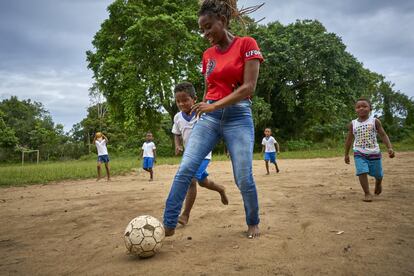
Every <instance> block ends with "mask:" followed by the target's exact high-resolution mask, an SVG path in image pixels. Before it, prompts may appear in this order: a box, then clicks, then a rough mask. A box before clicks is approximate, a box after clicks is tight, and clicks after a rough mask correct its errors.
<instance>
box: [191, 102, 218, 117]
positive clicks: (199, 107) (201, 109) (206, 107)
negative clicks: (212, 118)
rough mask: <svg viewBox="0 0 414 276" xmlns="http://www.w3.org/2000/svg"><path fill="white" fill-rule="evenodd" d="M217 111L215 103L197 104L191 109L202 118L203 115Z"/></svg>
mask: <svg viewBox="0 0 414 276" xmlns="http://www.w3.org/2000/svg"><path fill="white" fill-rule="evenodd" d="M214 110H216V105H215V104H214V103H212V104H209V103H205V102H201V103H196V104H195V105H193V106H192V107H191V112H196V114H197V116H200V115H201V114H203V113H209V112H213V111H214Z"/></svg>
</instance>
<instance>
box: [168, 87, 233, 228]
mask: <svg viewBox="0 0 414 276" xmlns="http://www.w3.org/2000/svg"><path fill="white" fill-rule="evenodd" d="M174 94H175V102H176V104H177V107H178V108H179V109H180V112H178V113H177V114H176V115H175V116H174V125H173V128H172V133H173V134H174V142H175V154H176V155H179V154H181V153H182V152H183V145H184V147H185V146H186V145H187V144H188V141H189V138H190V134H191V131H192V130H193V127H194V125H195V123H196V122H197V118H196V113H195V112H191V107H192V106H193V105H194V103H195V101H196V93H195V88H194V86H193V85H192V84H191V83H189V82H182V83H180V84H178V85H177V86H176V87H175V88H174ZM210 160H211V152H209V153H208V154H207V156H206V157H205V158H204V160H203V161H202V163H201V165H200V167H199V168H198V170H197V172H196V174H195V176H194V178H193V179H192V181H191V184H190V187H189V188H188V192H187V195H186V199H185V204H184V211H183V212H182V214H181V215H180V217H179V219H178V222H179V223H180V224H182V225H186V224H187V223H188V220H189V218H190V212H191V208H192V207H193V204H194V201H195V199H196V196H197V181H198V184H199V185H200V186H201V187H204V188H207V189H210V190H213V191H216V192H218V193H219V194H220V197H221V202H222V203H223V204H224V205H227V204H228V199H227V196H226V192H225V189H224V187H223V186H221V185H218V184H216V183H214V182H213V181H211V180H209V179H208V178H207V176H208V173H207V170H206V169H207V167H208V164H209V163H210Z"/></svg>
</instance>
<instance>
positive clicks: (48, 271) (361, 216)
mask: <svg viewBox="0 0 414 276" xmlns="http://www.w3.org/2000/svg"><path fill="white" fill-rule="evenodd" d="M282 156H283V154H282ZM383 163H384V172H385V177H384V188H383V194H382V195H381V196H379V197H375V200H374V202H371V203H365V202H362V200H361V199H362V195H363V194H362V190H361V188H360V186H359V183H358V182H357V181H358V180H357V178H356V177H355V176H354V167H353V164H351V165H345V164H344V162H343V160H342V158H329V159H311V160H283V159H282V160H280V161H279V166H280V168H281V172H280V173H279V174H276V173H274V172H273V173H272V174H271V175H269V176H266V175H265V168H264V162H263V161H254V174H255V180H256V184H257V187H258V190H259V200H260V201H259V203H260V208H261V209H260V213H261V231H262V236H261V237H260V238H259V239H254V240H249V239H247V238H246V237H245V230H246V225H245V219H244V210H243V205H242V200H241V196H240V193H239V192H238V190H237V188H236V186H235V184H234V181H233V175H232V171H231V163H230V162H214V160H213V162H212V164H211V165H210V167H209V172H210V177H211V178H212V179H214V180H216V181H217V182H220V183H222V184H223V185H225V187H226V189H227V193H228V196H229V200H230V204H229V205H228V206H223V205H222V204H221V202H220V199H219V196H218V194H216V193H215V192H212V191H208V190H205V189H202V188H199V189H198V197H197V200H196V203H195V206H194V209H193V212H192V217H191V220H190V223H189V225H187V226H186V227H184V228H179V229H177V231H176V235H175V236H173V237H172V238H166V239H165V240H164V246H163V249H162V252H160V253H159V254H158V255H156V256H155V257H153V258H150V259H139V258H136V257H132V256H128V255H127V254H126V249H125V246H124V243H123V232H124V229H125V227H126V225H127V223H128V222H129V221H130V220H131V219H132V218H134V217H136V216H138V215H143V214H150V215H153V216H155V217H158V218H161V217H162V212H163V208H164V202H165V198H166V196H167V193H168V191H169V187H170V185H171V180H172V178H173V176H174V174H175V172H176V170H177V166H158V167H156V168H155V181H154V182H152V183H150V182H148V181H147V178H148V175H147V174H145V173H144V172H140V173H138V174H136V173H134V174H131V175H127V176H119V177H114V178H113V181H112V182H110V183H107V182H105V181H101V182H96V181H94V180H82V181H71V182H62V183H56V184H49V185H34V186H28V187H19V188H5V189H0V207H1V208H0V275H10V274H16V275H235V274H237V275H414V261H413V257H414V212H413V211H414V199H413V197H414V185H413V184H414V153H399V154H398V155H397V157H396V158H395V159H392V160H391V159H389V158H388V157H384V161H383ZM0 177H1V176H0ZM370 183H371V184H372V185H373V183H374V182H373V181H372V179H371V180H370ZM371 188H372V189H373V186H371ZM342 231H343V233H342V234H339V233H341V232H342Z"/></svg>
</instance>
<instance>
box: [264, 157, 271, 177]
mask: <svg viewBox="0 0 414 276" xmlns="http://www.w3.org/2000/svg"><path fill="white" fill-rule="evenodd" d="M265 163H266V172H267V173H266V174H270V172H269V161H267V160H265Z"/></svg>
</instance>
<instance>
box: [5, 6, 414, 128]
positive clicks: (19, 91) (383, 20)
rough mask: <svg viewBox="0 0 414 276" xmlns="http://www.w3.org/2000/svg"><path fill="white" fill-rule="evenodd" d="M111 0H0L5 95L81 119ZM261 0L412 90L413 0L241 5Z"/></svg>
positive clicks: (66, 118)
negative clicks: (329, 35) (310, 23)
mask: <svg viewBox="0 0 414 276" xmlns="http://www.w3.org/2000/svg"><path fill="white" fill-rule="evenodd" d="M194 1H196V0H194ZM111 2H112V1H111V0H33V1H29V0H13V1H11V0H10V1H8V0H5V1H0V100H2V99H6V98H9V97H10V96H12V95H16V96H18V97H19V99H28V98H30V99H33V100H36V101H39V102H42V103H43V104H44V105H45V107H46V108H47V109H48V110H49V111H50V112H51V114H52V116H53V120H54V121H55V122H56V123H62V124H63V125H64V126H65V130H67V131H68V130H70V129H71V127H72V125H73V124H74V123H77V122H79V121H80V120H82V119H83V118H84V117H85V115H86V108H87V107H88V106H89V104H90V101H89V97H88V88H89V87H90V86H91V84H92V82H93V80H92V77H91V76H92V74H91V72H90V71H88V70H87V68H86V61H85V51H86V50H90V49H92V46H91V41H92V38H93V36H94V34H95V33H96V31H97V30H99V27H100V24H101V23H102V22H103V20H105V19H106V18H107V17H108V14H107V11H106V7H107V6H108V5H109V4H110V3H111ZM262 2H265V3H266V4H265V6H264V7H263V8H262V9H261V10H259V11H257V12H256V13H255V14H253V17H255V18H256V19H260V18H262V17H266V19H265V20H264V21H262V22H263V23H267V22H270V21H275V20H279V21H280V22H281V23H283V24H288V23H291V22H294V21H295V20H297V19H318V20H319V21H321V22H322V23H323V24H324V25H325V27H326V28H327V29H328V31H329V32H335V33H336V34H338V35H339V36H340V37H342V39H343V41H344V43H345V44H346V45H347V50H348V51H349V52H350V53H352V54H353V55H354V56H355V57H356V58H357V59H358V60H360V61H361V62H363V63H364V66H365V67H367V68H369V69H371V70H372V71H375V72H378V73H381V74H383V75H384V76H386V78H387V80H389V81H391V82H393V83H395V89H397V90H400V91H401V92H403V93H405V94H407V95H409V96H414V88H413V87H414V32H412V31H411V30H412V29H413V28H414V1H412V0H405V1H403V0H394V1H389V0H387V1H385V0H347V1H343V0H289V1H282V0H262V1H259V0H239V6H240V7H241V6H243V5H244V6H249V5H254V4H258V3H262Z"/></svg>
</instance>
